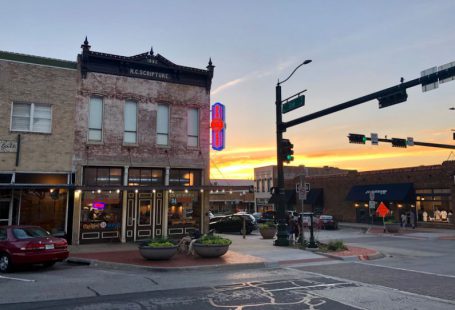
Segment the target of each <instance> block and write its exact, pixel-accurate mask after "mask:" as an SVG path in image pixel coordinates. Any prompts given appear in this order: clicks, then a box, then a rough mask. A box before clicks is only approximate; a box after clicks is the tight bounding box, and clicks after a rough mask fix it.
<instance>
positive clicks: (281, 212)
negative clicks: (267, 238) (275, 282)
mask: <svg viewBox="0 0 455 310" xmlns="http://www.w3.org/2000/svg"><path fill="white" fill-rule="evenodd" d="M310 62H311V60H309V59H307V60H305V61H304V62H302V63H301V64H300V65H298V66H297V67H296V68H295V69H294V71H292V73H291V74H290V75H289V76H288V77H287V78H286V79H285V80H283V81H282V82H280V81H279V80H278V83H277V84H276V88H275V94H276V100H275V105H276V149H277V157H276V158H277V174H278V176H277V177H278V178H277V179H278V180H277V190H276V191H275V193H276V196H275V198H276V199H275V210H276V211H277V217H278V231H277V239H276V240H275V243H274V244H275V245H276V246H288V245H289V234H288V231H287V227H286V226H287V225H286V217H285V216H286V210H285V201H284V200H285V193H284V171H283V161H284V158H283V152H282V140H283V132H285V131H286V130H285V129H283V128H282V127H283V126H282V123H283V117H282V113H281V112H282V110H281V109H282V102H281V84H283V83H285V82H286V81H287V80H289V79H290V78H291V76H292V75H293V74H294V73H295V72H296V71H297V69H299V68H300V67H301V66H303V65H306V64H309V63H310Z"/></svg>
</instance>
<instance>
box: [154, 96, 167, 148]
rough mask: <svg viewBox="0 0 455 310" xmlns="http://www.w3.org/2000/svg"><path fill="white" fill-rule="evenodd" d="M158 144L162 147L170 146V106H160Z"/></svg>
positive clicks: (157, 126) (157, 125)
mask: <svg viewBox="0 0 455 310" xmlns="http://www.w3.org/2000/svg"><path fill="white" fill-rule="evenodd" d="M156 143H157V144H160V145H168V144H169V106H168V105H165V104H160V105H158V115H157V120H156Z"/></svg>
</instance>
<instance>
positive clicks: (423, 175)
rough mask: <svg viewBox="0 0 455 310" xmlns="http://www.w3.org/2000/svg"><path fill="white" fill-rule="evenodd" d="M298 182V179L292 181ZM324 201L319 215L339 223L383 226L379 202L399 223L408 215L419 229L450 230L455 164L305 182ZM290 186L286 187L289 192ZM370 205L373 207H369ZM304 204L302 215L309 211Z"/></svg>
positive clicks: (353, 174) (454, 196)
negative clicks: (431, 227) (377, 210)
mask: <svg viewBox="0 0 455 310" xmlns="http://www.w3.org/2000/svg"><path fill="white" fill-rule="evenodd" d="M296 180H298V179H297V178H296V179H295V180H294V181H296ZM306 180H307V181H308V182H309V183H310V184H311V188H312V190H315V191H317V192H318V193H320V195H321V196H322V197H323V199H322V201H323V205H322V209H321V211H322V213H324V214H331V215H334V216H335V217H336V218H338V219H339V220H341V221H347V222H360V223H378V224H379V223H382V218H380V217H378V216H376V213H375V210H376V209H377V207H378V205H379V204H380V203H381V202H382V203H384V204H385V205H386V206H387V208H388V209H389V210H390V211H391V213H390V214H389V218H390V219H392V220H395V221H399V219H400V216H401V214H403V213H404V214H406V215H407V216H408V218H409V216H410V215H411V214H413V215H414V216H415V220H416V222H417V223H420V225H426V226H428V225H429V226H433V227H438V226H442V227H449V226H448V224H450V223H452V224H453V222H454V221H453V219H452V218H451V214H453V212H454V211H455V161H445V162H443V163H442V164H441V165H432V166H419V167H410V168H399V169H387V170H377V171H365V172H357V171H350V172H349V173H347V174H346V175H338V176H337V175H332V176H312V177H308V178H306ZM291 186H292V183H291V182H289V183H288V184H287V188H290V187H291ZM370 201H373V202H374V203H372V204H370ZM370 206H371V207H370ZM312 207H313V206H312V205H311V204H305V211H311V210H312Z"/></svg>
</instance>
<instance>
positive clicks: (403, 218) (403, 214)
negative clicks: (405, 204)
mask: <svg viewBox="0 0 455 310" xmlns="http://www.w3.org/2000/svg"><path fill="white" fill-rule="evenodd" d="M406 218H407V217H406V214H405V213H401V227H406V221H407V219H406Z"/></svg>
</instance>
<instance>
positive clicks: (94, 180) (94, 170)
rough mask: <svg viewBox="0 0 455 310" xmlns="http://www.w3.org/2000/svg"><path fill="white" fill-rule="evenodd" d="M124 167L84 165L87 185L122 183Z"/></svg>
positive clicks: (85, 183) (84, 181)
mask: <svg viewBox="0 0 455 310" xmlns="http://www.w3.org/2000/svg"><path fill="white" fill-rule="evenodd" d="M122 181H123V169H122V168H117V167H84V180H83V184H84V185H86V186H108V185H122Z"/></svg>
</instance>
